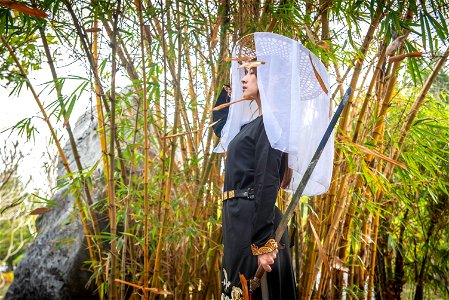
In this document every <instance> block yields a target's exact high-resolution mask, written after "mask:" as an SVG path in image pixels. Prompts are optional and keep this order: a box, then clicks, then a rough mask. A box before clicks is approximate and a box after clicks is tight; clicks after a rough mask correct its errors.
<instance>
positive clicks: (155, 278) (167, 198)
mask: <svg viewBox="0 0 449 300" xmlns="http://www.w3.org/2000/svg"><path fill="white" fill-rule="evenodd" d="M176 11H178V15H177V17H178V21H179V3H178V2H176ZM178 24H179V22H178ZM181 46H182V45H181V37H180V31H178V45H177V47H178V69H177V76H176V77H175V80H174V85H175V113H174V122H173V134H176V132H177V128H178V124H179V110H180V103H179V102H180V101H181V99H180V96H181V87H180V81H181V51H182V47H181ZM175 154H176V144H175V143H171V151H170V160H169V167H168V174H167V179H166V182H165V194H164V201H163V211H162V224H161V227H160V229H159V236H158V242H157V246H156V258H155V264H154V270H153V277H152V284H151V285H152V287H156V288H157V287H158V286H159V274H160V267H161V255H162V244H163V240H164V236H165V231H166V225H167V222H168V219H169V213H170V198H171V197H170V195H171V188H172V176H173V170H174V168H175V164H176V162H175Z"/></svg>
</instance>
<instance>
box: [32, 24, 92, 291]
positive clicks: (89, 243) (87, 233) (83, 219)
mask: <svg viewBox="0 0 449 300" xmlns="http://www.w3.org/2000/svg"><path fill="white" fill-rule="evenodd" d="M39 32H40V36H41V40H42V44H43V46H44V51H45V55H46V57H47V61H48V65H49V67H50V71H51V74H52V78H53V81H54V83H55V90H56V96H57V97H58V99H59V105H60V106H61V112H62V115H63V117H64V124H65V128H66V130H67V133H68V135H69V141H70V146H71V148H72V152H73V156H74V159H75V162H76V165H77V167H78V171H79V173H80V177H81V178H82V181H83V187H84V191H85V193H86V196H87V197H89V198H90V191H89V188H88V185H87V181H86V178H84V176H83V175H82V170H83V167H82V164H81V160H80V155H79V153H78V149H77V146H76V142H75V137H74V135H73V132H72V127H71V125H70V121H69V120H68V116H67V111H66V110H65V108H64V103H63V100H62V86H61V84H60V83H59V79H58V76H57V73H56V68H55V65H54V62H53V58H52V56H51V53H50V48H49V45H48V42H47V38H46V36H45V31H44V28H43V27H40V28H39ZM67 171H70V168H69V169H68V170H67ZM70 178H71V179H73V176H70ZM91 202H92V201H91ZM76 205H77V206H78V209H79V213H80V216H81V222H82V224H83V229H84V234H85V237H86V242H87V248H88V251H89V256H90V258H91V260H92V261H93V262H97V261H99V262H100V264H101V253H100V251H99V253H97V255H95V253H94V252H93V248H92V244H93V241H92V238H91V233H90V229H89V226H88V224H87V223H86V220H87V218H86V215H85V214H84V209H83V208H82V203H81V201H80V199H79V198H78V197H77V199H76ZM91 214H93V212H91ZM98 250H100V249H98ZM97 283H98V284H97V288H100V286H101V279H100V280H98V281H97Z"/></svg>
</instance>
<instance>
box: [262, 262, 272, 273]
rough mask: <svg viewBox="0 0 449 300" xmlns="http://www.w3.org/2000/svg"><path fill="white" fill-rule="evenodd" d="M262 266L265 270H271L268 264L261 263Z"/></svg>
mask: <svg viewBox="0 0 449 300" xmlns="http://www.w3.org/2000/svg"><path fill="white" fill-rule="evenodd" d="M262 267H263V269H264V270H265V272H271V267H270V265H269V264H263V265H262Z"/></svg>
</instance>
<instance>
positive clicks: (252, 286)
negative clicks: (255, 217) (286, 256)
mask: <svg viewBox="0 0 449 300" xmlns="http://www.w3.org/2000/svg"><path fill="white" fill-rule="evenodd" d="M351 92H352V89H351V87H349V88H348V89H347V90H346V93H345V94H344V96H343V98H342V99H341V102H340V104H339V105H338V108H337V110H336V111H335V113H334V116H333V117H332V120H331V121H330V123H329V126H327V129H326V132H325V133H324V135H323V137H322V138H321V141H320V144H319V145H318V148H317V149H316V151H315V154H314V155H313V157H312V160H311V161H310V163H309V166H308V167H307V169H306V171H305V172H304V175H303V177H302V179H301V182H300V183H299V185H298V188H297V189H296V191H295V193H294V194H293V197H292V201H291V202H290V204H289V205H288V207H287V210H286V211H285V213H284V216H283V217H282V219H281V222H280V223H279V226H278V228H277V229H276V233H275V240H276V242H277V243H279V241H280V240H281V238H282V235H283V234H284V232H285V230H286V229H287V224H288V222H289V221H290V219H291V218H292V215H293V212H294V210H295V208H296V206H297V205H298V202H299V199H300V198H301V196H302V193H303V192H304V189H305V188H306V185H307V182H308V181H309V179H310V176H311V175H312V172H313V170H314V169H315V166H316V164H317V163H318V160H319V159H320V156H321V153H323V150H324V146H326V143H327V141H328V140H329V137H330V135H331V134H332V131H333V130H334V127H335V124H336V123H337V121H338V119H339V118H340V115H341V112H342V111H343V108H344V107H345V105H346V102H348V98H349V95H350V94H351ZM264 273H265V270H264V269H263V267H262V266H261V265H260V266H259V267H258V268H257V271H256V274H255V275H254V277H253V278H252V279H251V280H250V281H249V292H250V293H252V292H254V291H255V290H256V289H257V288H258V287H259V286H260V279H261V278H262V276H263V274H264Z"/></svg>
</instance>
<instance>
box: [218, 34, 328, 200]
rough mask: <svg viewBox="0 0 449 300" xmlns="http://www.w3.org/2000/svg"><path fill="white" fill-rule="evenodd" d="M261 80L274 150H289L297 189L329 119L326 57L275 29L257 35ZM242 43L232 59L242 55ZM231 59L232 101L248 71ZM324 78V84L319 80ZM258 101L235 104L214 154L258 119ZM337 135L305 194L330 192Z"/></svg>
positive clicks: (238, 96) (265, 119)
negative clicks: (245, 125)
mask: <svg viewBox="0 0 449 300" xmlns="http://www.w3.org/2000/svg"><path fill="white" fill-rule="evenodd" d="M254 46H255V54H256V56H257V61H262V62H264V64H262V65H260V66H259V67H258V68H257V83H258V87H259V93H260V98H261V103H262V112H263V122H264V126H265V130H266V133H267V136H268V140H269V141H270V144H271V146H272V147H273V148H275V149H278V150H281V151H283V152H286V153H288V166H289V167H290V168H291V169H292V170H293V178H292V182H291V184H290V187H289V189H287V190H288V191H290V192H291V191H294V190H295V189H296V188H297V186H298V184H299V182H300V180H301V178H302V176H303V175H304V172H305V170H306V169H307V167H308V165H309V163H310V160H311V159H312V156H313V154H314V153H315V151H316V149H317V147H318V144H319V142H320V140H321V138H322V136H323V135H324V132H325V131H326V128H327V126H328V124H329V121H330V96H329V94H330V93H329V92H328V91H329V75H328V73H327V71H326V69H325V67H324V65H323V64H322V63H321V61H320V60H319V59H318V58H317V57H316V56H315V55H314V54H313V53H311V52H310V51H309V50H308V49H307V48H305V47H304V46H303V45H302V44H301V43H300V42H298V41H295V40H292V39H290V38H287V37H284V36H282V35H278V34H274V33H270V32H256V33H254ZM239 47H242V46H239V45H237V46H236V47H235V49H234V53H233V54H232V55H233V57H239V54H240V53H241V49H239ZM238 67H239V64H238V62H236V61H232V65H231V79H232V96H231V102H232V101H236V100H239V99H241V98H242V94H243V92H242V82H241V79H242V78H243V76H244V69H242V68H238ZM320 81H321V83H320ZM257 115H258V114H257V104H256V103H255V101H243V102H239V103H236V104H233V105H231V106H230V109H229V114H228V118H227V121H226V124H225V125H224V127H223V129H222V137H221V140H220V143H219V145H218V146H217V148H216V149H215V150H214V152H225V151H226V150H227V147H228V145H229V142H230V141H231V140H232V139H233V138H234V137H235V136H236V135H237V133H238V132H239V131H240V128H241V126H242V125H244V124H246V123H248V122H250V121H251V120H253V119H254V118H256V117H257ZM333 153H334V138H333V135H331V137H330V139H329V141H328V142H327V145H326V147H325V149H324V151H323V153H322V155H321V157H320V160H319V161H318V164H317V166H316V168H315V170H314V171H313V173H312V176H311V177H310V180H309V182H308V184H307V186H306V188H305V190H304V192H303V196H314V195H319V194H322V193H325V192H326V191H327V189H328V188H329V185H330V180H331V177H332V162H333Z"/></svg>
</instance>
